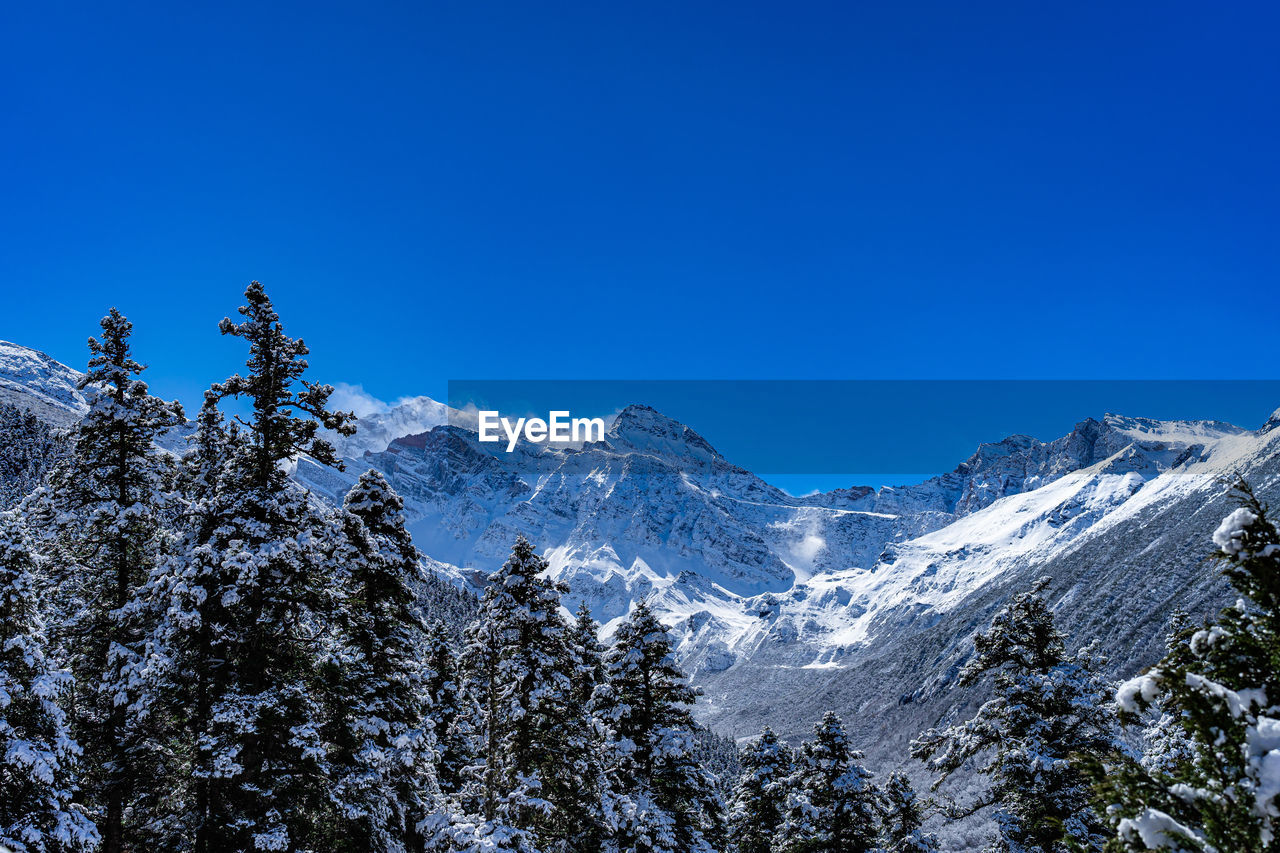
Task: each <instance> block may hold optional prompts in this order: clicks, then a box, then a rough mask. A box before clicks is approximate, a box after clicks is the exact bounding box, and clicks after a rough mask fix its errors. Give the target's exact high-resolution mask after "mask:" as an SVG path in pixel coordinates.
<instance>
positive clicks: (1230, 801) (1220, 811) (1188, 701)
mask: <svg viewBox="0 0 1280 853" xmlns="http://www.w3.org/2000/svg"><path fill="white" fill-rule="evenodd" d="M1237 488H1238V490H1239V496H1240V499H1241V501H1242V506H1240V508H1238V509H1236V510H1235V511H1233V512H1232V513H1231V514H1230V515H1228V516H1227V517H1226V519H1224V520H1223V522H1222V524H1221V525H1220V526H1219V527H1218V529H1217V530H1216V531H1215V533H1214V534H1213V541H1214V543H1215V544H1216V545H1217V546H1218V548H1219V549H1220V552H1221V559H1222V560H1223V562H1224V566H1225V568H1224V571H1225V574H1226V576H1227V580H1228V581H1230V583H1231V585H1232V587H1233V588H1234V589H1235V590H1236V592H1237V593H1238V594H1239V596H1240V598H1239V599H1238V600H1237V602H1236V603H1235V604H1234V605H1232V606H1230V607H1227V608H1226V609H1224V610H1223V611H1222V612H1221V614H1220V615H1219V616H1218V618H1217V619H1215V620H1213V621H1210V622H1207V623H1206V624H1204V625H1203V626H1202V627H1200V628H1199V629H1196V628H1192V627H1185V628H1182V629H1181V630H1179V631H1177V632H1176V633H1175V634H1174V636H1173V637H1171V639H1170V643H1169V651H1168V653H1167V654H1166V655H1165V657H1164V658H1163V659H1162V660H1161V661H1160V662H1159V663H1157V664H1156V665H1155V666H1154V667H1152V668H1151V669H1149V670H1148V671H1147V672H1146V673H1144V674H1142V675H1140V676H1138V677H1137V678H1134V679H1133V680H1131V681H1129V682H1126V683H1125V684H1124V685H1122V686H1121V688H1120V690H1119V692H1118V694H1117V703H1118V705H1119V707H1120V709H1121V716H1122V720H1123V721H1124V722H1125V724H1126V725H1128V726H1133V727H1137V726H1139V725H1140V724H1141V723H1142V722H1143V720H1144V717H1145V720H1146V721H1147V730H1146V731H1145V732H1144V734H1145V736H1146V737H1145V740H1146V742H1147V746H1148V748H1147V752H1146V754H1145V755H1144V756H1142V759H1141V760H1138V759H1136V758H1134V757H1132V756H1130V755H1127V754H1125V753H1123V752H1121V751H1119V750H1117V751H1116V752H1115V753H1113V754H1112V755H1110V756H1108V757H1107V759H1106V760H1105V761H1101V762H1098V763H1097V764H1096V765H1095V775H1096V779H1097V782H1098V794H1099V801H1098V802H1099V806H1100V807H1102V808H1104V809H1105V810H1106V813H1107V815H1108V817H1109V818H1110V819H1111V821H1112V824H1113V826H1114V829H1115V837H1114V838H1113V839H1112V841H1111V843H1110V844H1109V845H1108V846H1109V849H1113V850H1168V851H1211V850H1214V851H1219V853H1224V851H1228V850H1230V851H1232V853H1276V851H1280V531H1277V529H1276V527H1275V526H1274V524H1273V523H1272V522H1271V521H1270V520H1269V519H1268V518H1267V512H1266V509H1265V508H1264V507H1263V506H1262V505H1261V504H1260V503H1259V501H1258V500H1257V499H1256V498H1255V496H1254V495H1253V493H1252V491H1251V490H1250V488H1249V487H1248V485H1246V484H1244V483H1241V484H1239V485H1238V486H1237Z"/></svg>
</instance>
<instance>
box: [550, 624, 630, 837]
mask: <svg viewBox="0 0 1280 853" xmlns="http://www.w3.org/2000/svg"><path fill="white" fill-rule="evenodd" d="M599 633H600V626H599V625H598V624H597V623H596V621H595V620H594V619H593V618H591V610H590V608H589V607H587V604H586V602H585V601H583V602H582V603H581V604H579V606H578V612H577V614H576V618H575V620H574V622H573V625H572V626H571V627H570V630H569V635H568V640H569V653H570V663H571V665H572V671H571V673H570V695H569V705H568V708H567V709H566V711H567V713H566V716H565V720H564V724H563V725H564V732H563V738H562V744H563V747H564V749H565V759H566V763H567V765H568V767H569V769H570V770H571V771H572V773H573V774H574V777H575V779H574V781H573V782H572V783H571V784H570V785H569V786H564V789H563V791H562V793H561V797H560V799H561V803H562V812H563V813H564V817H565V820H567V821H568V831H566V832H565V833H564V834H563V836H562V838H563V841H562V843H561V844H560V849H561V850H564V851H567V852H568V853H593V851H596V850H600V849H601V848H602V847H603V845H604V843H605V840H606V838H607V837H608V835H609V834H610V831H611V826H612V821H611V820H610V818H609V815H610V814H612V812H613V811H614V809H615V807H616V803H617V794H616V792H615V791H614V790H613V789H612V787H611V785H610V781H609V778H608V775H607V774H606V773H605V768H604V727H603V726H602V725H601V724H600V722H599V720H598V719H597V718H596V716H595V699H594V696H595V692H596V689H597V688H598V687H599V686H600V685H601V684H603V683H604V681H605V671H604V646H603V645H602V644H601V643H600V638H599Z"/></svg>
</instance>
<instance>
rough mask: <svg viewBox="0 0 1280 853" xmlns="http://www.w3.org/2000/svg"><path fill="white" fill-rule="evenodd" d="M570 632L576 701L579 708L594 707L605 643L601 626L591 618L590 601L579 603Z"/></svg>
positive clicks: (574, 699)
mask: <svg viewBox="0 0 1280 853" xmlns="http://www.w3.org/2000/svg"><path fill="white" fill-rule="evenodd" d="M575 616H576V618H575V620H574V623H573V629H572V631H571V632H570V635H569V644H570V647H571V649H572V651H573V655H574V675H573V701H574V702H575V703H577V705H578V706H579V707H580V708H583V709H586V710H589V709H590V708H591V696H592V694H593V693H595V691H596V687H597V686H598V685H599V684H601V683H602V682H603V681H604V646H603V645H602V644H601V642H600V626H599V624H597V623H596V620H595V619H593V618H591V608H590V607H587V602H586V601H585V600H583V601H582V603H581V604H579V605H578V612H577V613H576V614H575Z"/></svg>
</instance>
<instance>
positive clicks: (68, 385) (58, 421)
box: [0, 341, 89, 426]
mask: <svg viewBox="0 0 1280 853" xmlns="http://www.w3.org/2000/svg"><path fill="white" fill-rule="evenodd" d="M82 375H83V374H81V373H80V372H79V371H78V370H72V369H71V368H70V367H67V366H66V365H65V364H61V363H60V362H57V361H55V360H53V359H52V358H50V357H49V356H47V355H45V354H44V353H42V352H40V351H38V350H33V349H29V348H27V347H24V346H19V345H18V344H11V343H9V342H8V341H0V403H9V404H11V405H14V406H17V407H18V408H21V409H29V410H30V411H31V412H32V413H34V414H35V415H36V416H37V417H39V418H41V419H42V420H45V421H47V422H49V423H51V424H54V425H57V426H63V425H66V424H69V423H74V422H75V421H77V420H79V419H80V418H82V417H84V415H85V413H86V412H88V411H89V404H88V403H87V402H86V401H85V398H84V395H83V394H82V393H81V392H80V390H79V388H78V386H77V383H78V382H79V381H80V378H81V376H82Z"/></svg>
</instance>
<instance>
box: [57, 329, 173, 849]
mask: <svg viewBox="0 0 1280 853" xmlns="http://www.w3.org/2000/svg"><path fill="white" fill-rule="evenodd" d="M101 326H102V339H101V340H98V339H96V338H90V339H89V350H90V353H91V357H90V359H89V367H88V370H87V372H86V373H85V375H84V377H83V378H82V379H81V382H80V385H81V387H82V388H89V389H91V393H90V404H89V412H88V414H86V415H85V416H84V418H83V419H82V420H81V421H80V422H79V423H78V424H77V425H76V426H75V428H74V430H73V431H72V449H71V451H70V453H69V454H68V455H67V456H66V457H65V458H64V459H63V460H62V461H61V462H60V463H59V464H58V466H57V467H56V468H55V469H54V471H53V472H52V473H51V475H50V478H49V488H48V490H47V491H46V493H45V497H46V498H47V505H46V506H45V507H43V508H42V509H40V510H39V513H40V514H42V515H43V514H44V513H48V516H47V517H48V518H49V520H50V521H51V522H52V523H51V524H49V525H48V527H47V528H46V532H47V534H48V535H49V537H50V538H49V540H48V543H47V544H48V547H49V548H50V549H52V550H51V552H50V554H51V556H52V557H53V562H54V566H53V579H54V590H53V592H54V595H53V598H54V600H55V601H56V602H57V605H58V608H59V609H60V610H61V611H62V612H63V613H64V614H66V615H65V618H64V619H63V620H61V621H60V622H59V623H58V624H57V626H56V630H55V632H54V633H55V636H56V641H57V643H58V644H59V645H60V646H61V647H62V648H64V649H65V650H66V651H67V655H68V663H69V664H70V666H71V671H72V673H73V675H74V676H75V680H76V684H77V687H78V689H77V690H76V693H75V701H74V702H73V704H72V706H71V718H72V730H73V732H74V733H75V735H76V738H77V740H78V741H79V742H80V744H81V746H82V747H83V748H84V750H85V759H84V762H83V764H84V768H85V786H84V787H85V793H86V794H87V799H88V801H89V803H90V805H91V808H92V810H93V813H94V815H95V818H96V820H97V822H98V823H99V828H100V829H101V832H102V848H103V851H104V853H120V851H123V850H125V849H136V848H138V847H140V846H145V845H146V844H148V843H149V842H150V841H151V840H152V839H150V838H149V837H148V835H147V834H146V827H147V826H148V825H149V824H150V823H152V822H153V821H154V820H155V818H156V816H155V815H154V814H153V809H154V803H153V802H152V801H151V799H152V793H153V792H152V791H151V786H152V785H153V784H154V780H155V777H156V767H155V765H154V761H155V760H156V759H157V757H158V755H159V753H160V750H161V747H160V746H159V745H158V744H157V738H156V737H155V732H153V731H149V723H148V721H147V720H146V719H145V718H146V711H147V707H146V706H147V697H146V695H145V691H144V690H143V688H142V679H141V678H140V671H141V670H142V669H143V668H144V667H145V662H144V651H145V650H144V644H145V642H146V638H147V637H148V636H149V635H150V633H151V631H152V630H153V627H154V623H155V620H156V618H157V614H156V613H155V612H154V610H153V609H152V608H151V607H150V606H149V604H148V602H147V601H146V600H145V599H144V598H142V597H140V595H139V591H140V590H141V588H142V587H143V585H144V584H145V583H146V581H147V579H148V577H149V575H150V572H151V571H152V569H153V568H155V566H156V565H157V562H158V561H159V559H160V556H161V554H162V552H163V550H164V541H165V538H166V536H167V533H166V531H165V529H164V524H165V520H166V519H165V516H166V513H167V512H170V513H171V510H169V509H168V508H167V507H169V506H170V505H171V504H172V500H171V499H170V495H171V491H172V489H171V485H172V479H173V474H174V470H173V464H172V461H171V458H170V456H169V455H168V454H167V453H165V452H164V451H162V450H161V449H160V448H158V447H157V446H156V444H155V441H156V439H157V438H158V437H159V436H160V435H162V434H163V433H165V432H167V431H168V430H170V429H172V428H173V427H175V426H178V425H179V424H181V423H183V422H184V419H183V416H182V409H181V407H180V406H179V405H178V404H177V403H167V402H165V401H164V400H161V399H159V398H157V397H154V396H152V395H151V394H149V393H148V391H147V385H146V383H145V382H143V381H142V380H140V379H138V378H137V377H138V375H139V374H141V373H142V372H143V370H144V368H143V366H142V365H141V364H140V363H138V362H137V361H136V360H135V359H134V358H133V355H132V352H131V348H130V343H129V338H130V336H131V335H132V331H133V324H132V323H130V322H129V321H128V320H127V319H125V317H124V316H122V315H121V314H120V312H119V311H118V310H116V309H115V308H112V309H111V312H110V313H109V314H108V315H107V316H106V317H103V318H102V322H101Z"/></svg>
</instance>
